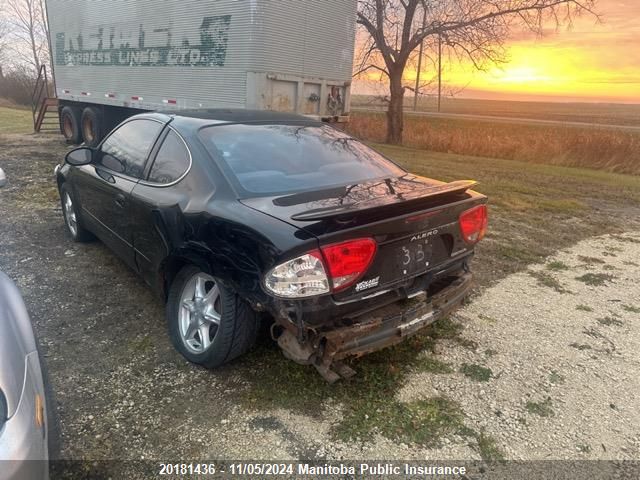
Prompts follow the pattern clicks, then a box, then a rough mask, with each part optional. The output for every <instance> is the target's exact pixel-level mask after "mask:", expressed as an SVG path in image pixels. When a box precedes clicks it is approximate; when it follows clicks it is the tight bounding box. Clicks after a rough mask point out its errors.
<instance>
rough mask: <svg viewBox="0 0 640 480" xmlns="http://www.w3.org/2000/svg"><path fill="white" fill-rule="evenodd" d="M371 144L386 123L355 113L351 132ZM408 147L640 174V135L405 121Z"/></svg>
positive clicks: (381, 134) (372, 115) (415, 119)
mask: <svg viewBox="0 0 640 480" xmlns="http://www.w3.org/2000/svg"><path fill="white" fill-rule="evenodd" d="M345 128H346V129H347V131H348V132H349V133H351V134H352V135H354V136H356V137H358V138H362V139H364V140H366V141H370V142H382V141H384V138H385V136H386V117H385V115H384V114H382V113H380V114H378V113H363V112H354V113H353V114H352V115H351V121H350V122H349V123H348V124H347V125H346V127H345ZM404 143H405V145H406V146H410V147H415V148H421V149H425V150H432V151H437V152H445V153H455V154H461V155H473V156H478V157H492V158H503V159H509V160H521V161H526V162H534V163H546V164H553V165H565V166H576V167H586V168H595V169H602V170H607V171H611V172H623V173H631V174H640V133H636V132H632V131H621V130H613V129H597V128H578V127H561V126H542V125H525V124H515V123H514V124H509V123H504V122H495V123H494V122H487V121H483V122H477V121H473V120H462V119H435V118H425V117H416V116H407V117H405V130H404Z"/></svg>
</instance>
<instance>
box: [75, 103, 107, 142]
mask: <svg viewBox="0 0 640 480" xmlns="http://www.w3.org/2000/svg"><path fill="white" fill-rule="evenodd" d="M102 123H103V122H102V115H101V113H100V112H99V111H98V110H97V109H96V108H94V107H86V108H85V109H84V110H83V111H82V118H81V119H80V127H81V130H82V138H84V143H85V145H87V146H88V147H97V146H98V144H99V143H100V141H101V140H102V137H103V136H104V131H103V128H102Z"/></svg>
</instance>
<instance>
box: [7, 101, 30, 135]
mask: <svg viewBox="0 0 640 480" xmlns="http://www.w3.org/2000/svg"><path fill="white" fill-rule="evenodd" d="M31 132H33V119H32V118H31V111H30V110H26V109H24V108H15V107H10V108H9V107H4V106H0V134H2V133H31Z"/></svg>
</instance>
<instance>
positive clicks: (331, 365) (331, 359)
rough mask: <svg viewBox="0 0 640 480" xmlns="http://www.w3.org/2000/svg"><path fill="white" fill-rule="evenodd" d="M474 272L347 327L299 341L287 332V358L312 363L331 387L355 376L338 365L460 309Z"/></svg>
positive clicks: (295, 334)
mask: <svg viewBox="0 0 640 480" xmlns="http://www.w3.org/2000/svg"><path fill="white" fill-rule="evenodd" d="M472 280H473V275H472V274H471V273H470V272H461V273H460V274H458V275H456V276H454V277H449V279H448V281H447V282H445V283H444V285H443V286H442V287H441V288H439V289H438V287H437V286H435V287H434V286H432V287H430V288H429V289H427V290H423V291H421V292H417V293H415V294H413V295H411V296H410V297H409V298H406V299H404V300H401V301H398V302H395V303H392V304H390V305H387V306H384V307H382V308H379V309H377V310H374V311H373V312H369V313H367V314H363V315H361V316H360V317H357V318H353V319H344V320H343V322H344V323H346V324H345V325H332V326H330V327H321V328H318V329H311V330H309V331H307V332H305V337H306V338H304V339H302V340H301V338H300V337H301V336H300V335H299V333H300V332H296V331H295V330H293V329H291V328H289V329H285V330H284V331H283V333H282V334H281V335H280V336H279V337H278V345H279V346H280V348H282V350H283V352H284V354H285V356H286V357H288V358H290V359H291V360H293V361H295V362H297V363H301V364H306V365H309V364H312V365H314V366H315V367H316V368H317V369H318V371H319V372H320V373H321V374H322V375H323V376H324V377H325V378H326V379H327V380H328V381H330V382H334V381H336V380H338V379H339V378H340V377H348V376H351V375H353V373H355V372H353V370H352V369H350V368H349V367H347V366H346V365H344V364H342V363H341V362H340V360H342V359H344V358H346V357H350V356H356V357H357V356H361V355H365V354H368V353H371V352H374V351H377V350H380V349H382V348H385V347H389V346H392V345H395V344H397V343H400V342H402V341H403V340H404V339H406V338H407V337H410V336H411V335H413V334H415V333H417V332H418V331H420V330H421V329H423V328H424V327H426V326H428V325H430V324H431V323H433V322H435V321H436V320H438V319H440V318H442V317H444V316H446V315H448V314H449V313H451V312H452V311H453V310H454V309H456V308H457V307H458V306H460V304H461V303H462V302H463V301H464V299H465V298H466V297H467V296H468V295H469V292H470V290H471V286H472Z"/></svg>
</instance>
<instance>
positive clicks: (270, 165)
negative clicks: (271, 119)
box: [200, 124, 406, 196]
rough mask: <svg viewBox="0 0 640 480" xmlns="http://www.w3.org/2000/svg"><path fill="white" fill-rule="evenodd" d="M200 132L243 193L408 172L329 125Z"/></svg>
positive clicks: (299, 188) (353, 181) (288, 189)
mask: <svg viewBox="0 0 640 480" xmlns="http://www.w3.org/2000/svg"><path fill="white" fill-rule="evenodd" d="M200 138H201V140H202V141H203V142H204V144H205V145H206V147H207V149H208V150H209V152H210V153H211V155H212V156H213V157H214V158H215V159H216V161H218V162H219V163H220V166H221V168H223V169H224V170H225V172H226V174H227V175H228V176H229V177H230V179H231V181H232V182H233V183H234V184H235V186H236V188H238V189H239V190H240V191H241V193H242V194H243V195H245V196H262V195H275V194H287V193H293V192H300V191H309V190H319V189H322V188H328V187H334V186H343V185H351V184H356V183H362V182H366V181H370V180H378V179H381V178H389V177H398V176H402V175H404V174H405V173H406V172H405V171H404V170H402V169H401V168H400V167H398V166H397V165H395V164H394V163H393V162H391V161H389V160H387V159H386V158H384V157H383V156H382V155H380V154H379V153H377V152H375V151H374V150H372V149H371V148H369V147H367V146H366V145H364V144H363V143H361V142H359V141H357V140H355V139H353V138H351V137H349V136H348V135H346V134H344V133H342V132H340V131H338V130H336V129H334V128H332V127H329V126H327V125H247V124H242V125H241V124H237V125H222V126H212V127H207V128H204V129H203V130H201V132H200Z"/></svg>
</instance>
